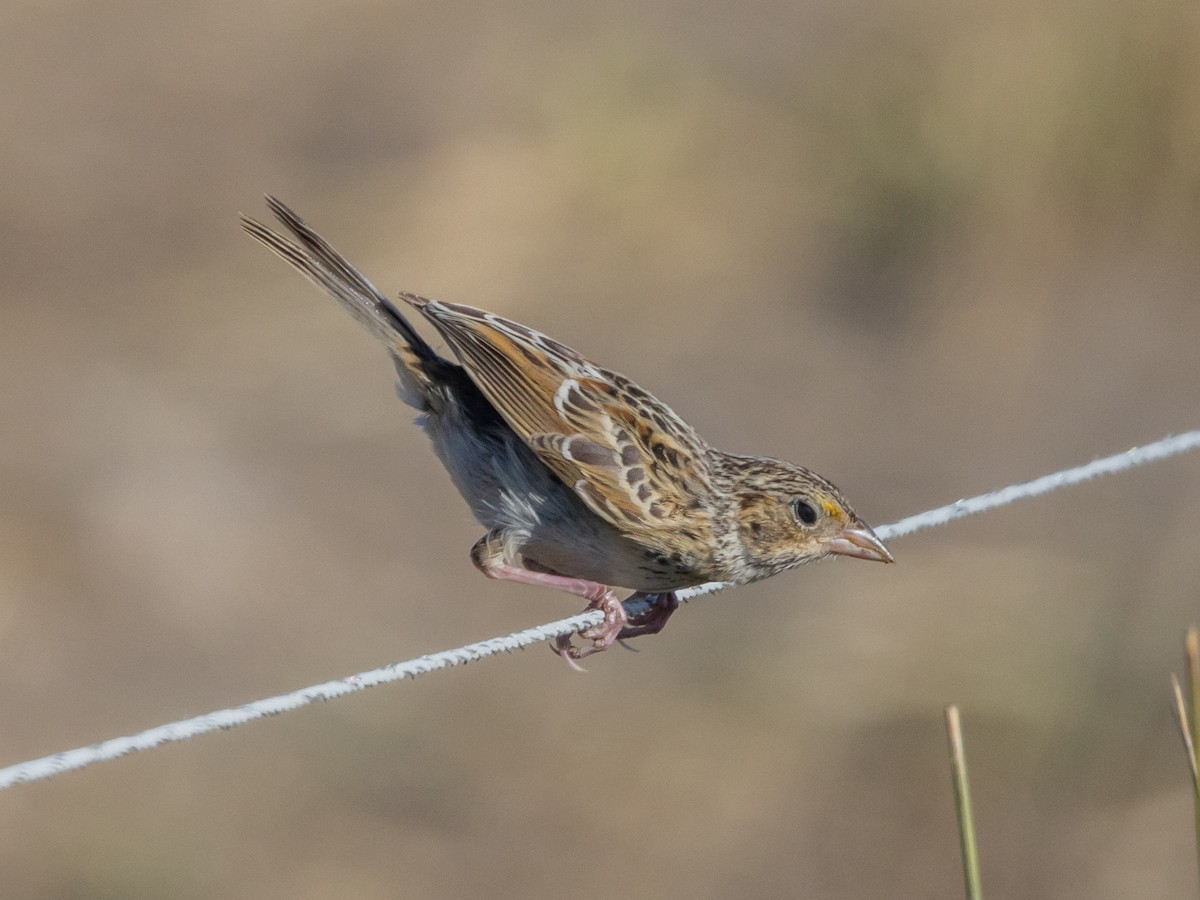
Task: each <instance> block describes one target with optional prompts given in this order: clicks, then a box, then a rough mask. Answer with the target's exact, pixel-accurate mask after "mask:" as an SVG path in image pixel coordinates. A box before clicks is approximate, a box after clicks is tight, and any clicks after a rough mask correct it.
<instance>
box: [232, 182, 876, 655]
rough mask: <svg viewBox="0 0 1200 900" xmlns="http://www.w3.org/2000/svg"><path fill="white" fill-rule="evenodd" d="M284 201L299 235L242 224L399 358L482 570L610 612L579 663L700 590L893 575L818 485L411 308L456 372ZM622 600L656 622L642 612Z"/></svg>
mask: <svg viewBox="0 0 1200 900" xmlns="http://www.w3.org/2000/svg"><path fill="white" fill-rule="evenodd" d="M266 202H267V206H268V207H269V208H270V210H271V212H272V213H273V214H274V215H275V217H276V218H277V219H278V220H279V222H280V224H281V225H282V226H283V229H284V230H285V231H286V232H287V233H288V236H284V235H283V234H280V233H278V232H275V231H273V230H271V229H270V228H268V227H267V226H265V225H263V224H261V223H260V222H257V221H255V220H254V219H252V218H249V217H247V216H242V227H243V228H244V229H245V231H246V232H247V233H248V234H249V235H250V236H251V237H253V238H254V239H255V240H257V241H259V242H260V243H262V244H263V245H265V246H266V247H267V248H268V249H269V250H271V251H272V252H274V253H275V254H276V255H278V256H279V257H281V258H282V259H284V260H285V261H287V262H288V263H290V264H291V265H292V266H293V267H295V268H296V269H298V270H299V271H300V272H301V273H302V274H303V275H305V276H306V277H307V278H308V279H309V280H310V281H312V282H313V283H314V284H316V285H317V286H318V287H320V288H322V289H324V290H325V291H326V292H327V293H328V294H329V295H330V296H331V297H333V299H334V300H336V301H337V302H338V303H339V304H340V305H341V306H342V307H343V308H345V309H346V310H347V311H348V312H349V313H350V314H351V315H352V316H354V318H355V319H357V320H358V321H359V322H360V323H361V324H362V325H364V326H365V327H366V328H367V330H368V331H370V332H371V333H372V334H373V335H374V336H375V337H376V338H378V339H379V340H380V341H381V342H382V343H383V344H384V345H385V346H386V347H387V349H388V352H389V353H390V355H391V359H392V363H393V366H394V368H395V371H396V379H397V384H396V392H397V394H398V396H399V397H400V399H401V400H403V401H404V402H405V403H407V404H408V405H409V406H411V407H413V408H415V409H416V410H418V412H419V413H420V415H419V417H418V423H419V424H420V425H421V426H422V428H423V429H424V430H425V433H426V434H427V435H428V436H429V439H430V441H431V443H432V445H433V450H434V452H435V453H436V454H437V456H438V458H439V459H440V460H441V462H442V464H443V465H444V466H445V468H446V471H447V472H448V473H449V474H450V478H451V480H452V481H453V482H454V485H455V487H457V488H458V492H459V493H460V494H461V495H462V497H463V499H464V500H465V501H466V502H467V504H468V505H469V506H470V508H471V512H472V513H473V514H474V516H475V518H476V519H477V520H478V521H479V523H480V524H481V525H483V526H484V527H485V528H486V529H487V533H486V534H485V535H484V536H483V537H481V538H480V539H479V540H478V541H476V543H475V545H474V546H473V547H472V548H471V551H470V556H471V561H472V562H473V563H474V564H475V565H476V566H477V567H478V568H479V570H480V571H481V572H482V573H483V574H484V575H486V576H487V577H489V578H497V579H503V580H507V581H515V582H519V583H521V584H528V585H539V586H543V587H549V588H556V589H558V590H562V591H566V592H567V593H570V594H574V595H576V596H579V597H582V598H584V599H585V600H587V602H588V608H589V609H597V610H600V611H601V612H602V613H603V616H604V618H603V620H602V621H601V622H600V623H599V624H597V625H595V626H592V627H589V628H585V629H583V630H582V631H580V632H579V637H580V638H581V640H582V642H583V643H582V644H577V643H576V642H575V641H573V640H572V639H571V637H570V636H566V637H561V638H559V639H557V641H556V642H555V644H554V649H555V650H556V651H557V652H558V653H559V654H560V655H561V656H562V657H563V658H564V659H566V660H567V661H568V662H569V663H572V664H573V661H575V660H579V659H582V658H584V657H586V656H588V655H590V654H592V653H596V652H599V651H601V650H605V649H607V648H608V647H610V646H611V645H612V644H613V643H614V642H615V641H617V640H624V639H626V638H631V637H637V636H640V635H647V634H656V633H657V632H659V631H661V630H662V628H663V626H664V625H665V624H666V622H667V620H668V619H669V618H670V616H671V614H672V613H673V612H674V611H675V609H676V608H677V607H678V605H679V600H678V597H677V596H676V594H675V592H676V591H678V590H680V589H682V588H687V587H693V586H695V585H700V584H705V583H709V582H724V583H726V584H731V585H740V584H747V583H750V582H754V581H759V580H761V579H763V578H768V577H770V576H772V575H776V574H778V573H779V572H782V571H784V570H786V569H791V568H794V567H796V566H799V565H802V564H804V563H809V562H813V561H815V560H819V559H822V558H824V557H827V556H830V555H840V556H848V557H853V558H855V559H868V560H876V561H879V562H885V563H890V562H892V561H893V559H892V555H891V553H889V552H888V550H887V548H886V547H885V546H884V545H883V543H882V542H881V541H880V540H879V538H878V537H877V536H876V535H875V533H874V532H873V531H872V530H871V528H870V526H868V525H867V524H866V522H864V521H863V520H862V519H861V518H859V517H858V515H856V514H855V512H854V510H853V509H852V508H851V507H850V504H849V503H848V502H847V501H846V499H845V498H844V497H843V496H842V494H841V492H840V491H839V490H838V489H837V487H835V486H834V485H833V483H832V482H830V481H828V480H827V479H825V478H822V477H821V476H820V475H817V474H816V473H815V472H812V471H810V470H809V469H806V468H803V467H802V466H798V465H795V464H793V463H789V462H784V461H783V460H778V459H771V458H768V457H763V456H743V455H740V454H735V453H726V452H724V451H722V450H718V449H717V448H715V447H712V446H710V445H709V444H708V443H706V442H705V440H704V439H703V438H702V437H700V435H699V434H697V433H696V431H695V429H693V428H692V427H691V426H690V425H688V424H687V422H685V421H684V420H683V419H681V418H680V417H679V416H678V415H676V414H675V413H674V412H673V411H672V410H671V409H670V407H668V406H667V405H666V404H665V403H663V402H662V401H661V400H658V399H657V398H655V397H654V396H653V395H651V394H650V393H649V392H648V391H646V390H645V389H643V388H641V387H639V386H638V385H637V384H635V383H634V382H632V381H630V380H629V379H628V378H626V377H625V376H623V375H620V374H618V373H616V372H613V371H611V370H610V369H606V368H604V367H603V366H600V365H597V364H596V363H593V362H591V361H589V360H587V359H585V358H584V357H583V356H581V355H580V354H578V353H577V352H575V351H574V350H572V349H571V348H570V347H567V346H566V345H564V344H561V343H559V342H558V341H556V340H554V339H553V338H550V337H547V336H546V335H544V334H541V333H540V332H537V331H535V330H533V329H532V328H529V327H528V326H526V325H521V324H519V323H517V322H514V321H511V320H510V319H505V318H502V317H500V316H497V315H495V314H494V313H490V312H485V311H484V310H481V309H475V308H473V307H470V306H462V305H460V304H456V303H443V302H439V301H437V300H430V299H427V298H425V297H420V296H418V295H416V294H409V293H402V294H400V295H399V299H400V300H401V301H403V302H404V303H405V304H406V305H407V306H408V307H411V308H412V309H414V310H416V311H417V312H419V313H420V314H421V315H422V316H424V318H425V319H427V320H428V321H429V323H430V324H431V325H432V326H433V327H434V328H435V329H436V330H437V332H438V333H439V334H440V336H441V337H442V339H443V340H444V341H445V342H446V344H448V345H449V347H450V349H451V350H452V351H453V354H454V357H455V359H449V358H447V357H445V356H442V355H440V354H439V353H438V352H437V351H436V350H434V348H433V347H432V346H431V345H430V343H429V342H427V341H426V340H425V339H424V338H422V337H421V336H420V335H419V334H418V333H417V331H416V330H415V329H414V328H413V326H412V324H411V323H410V322H409V320H408V319H407V318H406V317H405V316H404V314H403V313H402V312H401V310H400V307H399V306H398V305H397V304H395V303H393V302H392V301H391V300H389V299H388V298H387V297H386V296H384V294H383V293H381V292H380V291H379V290H378V289H377V288H376V287H375V286H374V285H373V284H372V283H371V282H370V281H368V280H367V278H366V277H365V276H364V275H363V274H362V273H361V272H359V271H358V270H357V269H356V268H354V267H353V266H352V265H350V263H348V262H347V261H346V259H345V258H344V257H343V256H342V255H341V254H340V253H338V252H337V251H336V250H334V249H333V247H331V246H330V245H329V244H328V243H327V242H326V241H325V240H324V238H322V237H321V236H320V235H319V234H317V232H315V231H314V230H313V229H312V228H310V227H309V226H308V225H307V224H305V223H304V222H303V221H302V220H301V219H300V217H299V216H297V215H296V214H295V213H294V212H292V210H291V209H289V208H288V207H287V206H285V205H284V204H283V203H282V202H280V201H279V200H278V199H276V198H274V197H272V196H270V195H268V196H267V198H266ZM616 588H623V589H627V590H632V591H634V592H635V593H634V594H633V596H632V597H630V598H628V599H635V598H636V599H643V600H647V601H648V602H649V604H650V605H649V610H648V612H645V613H642V614H640V615H638V616H636V617H631V616H630V615H628V614H627V612H626V610H625V606H624V605H623V603H622V601H621V600H620V599H619V598H618V596H617V593H616Z"/></svg>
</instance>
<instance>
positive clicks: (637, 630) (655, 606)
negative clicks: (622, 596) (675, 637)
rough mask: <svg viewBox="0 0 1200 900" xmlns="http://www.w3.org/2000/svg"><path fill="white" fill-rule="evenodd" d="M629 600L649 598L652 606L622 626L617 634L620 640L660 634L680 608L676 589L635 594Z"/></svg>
mask: <svg viewBox="0 0 1200 900" xmlns="http://www.w3.org/2000/svg"><path fill="white" fill-rule="evenodd" d="M627 600H648V601H650V608H649V609H648V610H646V612H644V613H642V614H641V615H640V616H638V617H637V618H635V619H630V620H629V624H628V625H626V626H625V627H624V628H622V629H621V633H620V634H618V635H617V640H618V641H624V640H627V639H629V638H635V637H642V636H643V635H647V634H658V633H659V632H660V631H662V630H663V628H665V627H666V624H667V620H668V619H670V618H671V615H672V613H674V612H675V610H677V609H679V598H678V597H676V596H675V592H674V591H667V592H666V593H662V594H634V595H633V596H632V597H628V598H627ZM631 649H632V648H631Z"/></svg>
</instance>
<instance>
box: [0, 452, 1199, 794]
mask: <svg viewBox="0 0 1200 900" xmlns="http://www.w3.org/2000/svg"><path fill="white" fill-rule="evenodd" d="M1197 448H1200V430H1197V431H1189V432H1186V433H1184V434H1179V435H1176V436H1174V437H1167V438H1163V439H1162V440H1159V441H1155V442H1154V443H1152V444H1146V445H1145V446H1142V447H1134V448H1133V449H1131V450H1127V451H1125V452H1124V453H1118V454H1115V455H1113V456H1106V457H1104V458H1103V459H1097V460H1094V461H1092V462H1090V463H1086V464H1084V465H1081V466H1075V467H1074V468H1070V469H1064V470H1062V471H1060V472H1054V473H1052V474H1050V475H1045V476H1043V477H1041V478H1036V479H1034V480H1033V481H1027V482H1024V483H1022V484H1014V485H1010V486H1009V487H1006V488H1002V489H1000V490H997V491H991V492H989V493H986V494H981V495H979V496H977V497H970V498H968V499H963V500H956V501H955V502H954V503H950V504H947V505H946V506H941V507H938V508H937V509H931V510H928V511H926V512H922V513H918V514H917V515H914V516H909V517H908V518H906V519H901V520H900V521H899V522H895V523H892V524H890V525H884V526H882V527H880V528H877V529H875V531H876V533H877V534H878V535H879V537H880V538H881V539H882V540H885V541H887V540H892V539H894V538H898V537H903V536H905V535H909V534H912V533H913V532H916V531H922V530H924V529H926V528H933V527H934V526H937V525H945V524H946V523H948V522H953V521H954V520H955V519H961V518H964V517H965V516H972V515H976V514H978V513H981V512H985V511H987V510H989V509H995V508H996V507H999V506H1006V505H1007V504H1009V503H1013V502H1015V501H1017V500H1024V499H1026V498H1028V497H1036V496H1038V495H1039V494H1046V493H1049V492H1050V491H1056V490H1059V489H1060V488H1064V487H1067V486H1069V485H1073V484H1078V483H1079V482H1081V481H1088V480H1089V479H1092V478H1096V477H1098V476H1101V475H1109V474H1112V473H1115V472H1121V471H1124V470H1126V469H1132V468H1134V467H1135V466H1142V465H1145V464H1146V463H1150V462H1155V461H1157V460H1161V459H1166V458H1168V457H1171V456H1176V455H1178V454H1180V453H1185V452H1187V451H1189V450H1195V449H1197ZM725 587H728V585H725V584H722V583H719V582H714V583H710V584H703V585H700V586H698V587H693V588H687V589H684V590H681V591H677V592H676V594H677V595H678V596H679V599H680V600H684V601H686V600H691V599H694V598H696V597H699V596H702V595H704V594H711V593H714V592H715V591H719V590H721V589H722V588H725ZM642 607H643V609H642V610H639V608H638V604H637V603H630V604H628V609H629V611H630V612H631V613H637V612H639V611H644V608H645V604H642ZM602 618H603V615H602V613H600V612H599V611H597V610H590V611H587V612H583V613H580V614H578V615H575V616H570V617H568V618H566V619H559V620H558V621H556V622H549V623H547V624H545V625H538V626H535V627H533V628H526V629H524V630H523V631H516V632H513V633H512V634H508V635H503V636H501V637H494V638H489V639H488V640H484V641H479V642H477V643H474V644H467V645H466V646H465V647H457V648H455V649H453V650H443V651H441V652H440V653H431V654H428V655H427V656H418V657H416V658H415V659H410V660H407V661H405V662H398V663H393V664H392V665H388V666H383V667H381V668H378V669H372V670H371V671H369V672H360V673H359V674H357V675H350V676H348V677H346V678H339V679H337V680H335V681H327V682H325V683H324V684H316V685H312V686H311V687H306V688H301V689H300V690H298V691H292V692H290V693H287V694H280V695H279V696H277V697H268V698H266V699H264V700H256V701H254V702H253V703H246V704H244V705H242V706H236V707H233V708H230V709H220V710H216V711H215V712H210V713H205V714H204V715H201V716H195V717H194V718H191V719H184V720H182V721H179V722H171V723H169V724H166V725H159V726H157V727H156V728H150V729H148V730H146V731H142V732H139V733H137V734H131V735H127V736H125V737H118V738H113V739H111V740H107V741H102V742H101V743H99V744H92V745H90V746H87V747H79V748H77V749H74V750H65V751H63V752H61V753H55V754H52V755H50V756H45V757H42V758H41V759H33V760H29V761H28V762H22V763H17V764H15V765H11V766H8V767H7V768H4V769H0V790H4V789H7V788H10V787H12V786H13V785H17V784H22V783H24V782H28V781H39V780H41V779H44V778H52V777H53V776H55V775H59V774H61V773H63V772H69V771H71V770H73V769H82V768H83V767H85V766H90V765H92V764H93V763H98V762H103V761H104V760H109V759H116V758H117V757H120V756H125V755H126V754H128V753H134V752H136V751H138V750H149V749H151V748H153V747H158V746H161V745H163V744H170V743H174V742H176V741H185V740H188V739H189V738H193V737H196V736H198V735H201V734H208V733H209V732H211V731H218V730H222V731H228V730H229V729H231V728H236V727H238V726H239V725H244V724H246V723H247V722H253V721H254V720H256V719H262V718H266V717H267V716H275V715H279V714H280V713H285V712H290V711H291V710H294V709H299V708H300V707H302V706H307V705H308V704H310V703H313V702H315V701H317V700H333V699H335V698H337V697H342V696H345V695H346V694H353V693H355V692H357V691H361V690H365V689H366V688H370V687H375V686H376V685H379V684H387V683H389V682H393V681H400V680H401V679H403V678H417V677H418V676H421V675H427V674H429V673H430V672H436V671H437V670H439V669H448V668H450V667H452V666H461V665H465V664H467V663H469V662H474V661H476V660H480V659H486V658H487V657H489V656H495V655H496V654H498V653H511V652H512V651H514V650H519V649H521V648H523V647H528V646H529V645H530V644H538V643H542V642H544V641H549V640H551V639H552V638H555V637H558V636H560V635H566V634H573V633H574V632H577V631H579V630H580V629H582V628H586V627H588V626H589V625H596V624H599V622H600V621H601V619H602Z"/></svg>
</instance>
